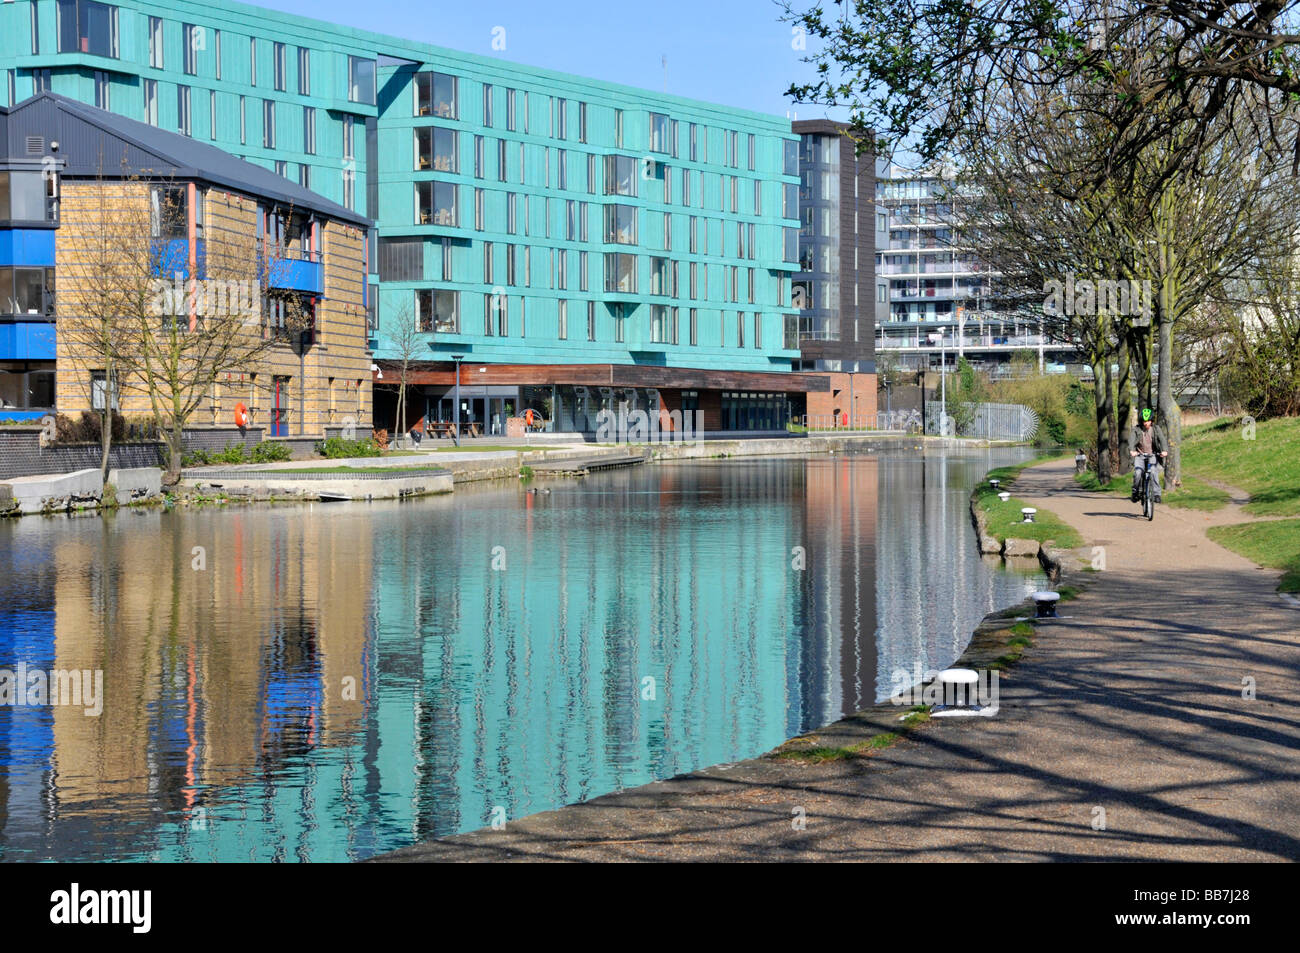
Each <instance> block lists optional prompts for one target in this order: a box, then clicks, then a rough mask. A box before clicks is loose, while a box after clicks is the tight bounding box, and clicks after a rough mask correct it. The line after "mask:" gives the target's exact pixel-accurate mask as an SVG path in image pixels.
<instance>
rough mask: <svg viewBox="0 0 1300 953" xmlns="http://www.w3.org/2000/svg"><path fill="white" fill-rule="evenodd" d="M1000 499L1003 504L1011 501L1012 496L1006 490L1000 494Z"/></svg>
mask: <svg viewBox="0 0 1300 953" xmlns="http://www.w3.org/2000/svg"><path fill="white" fill-rule="evenodd" d="M998 499H999V500H1001V501H1002V502H1003V503H1005V502H1006V501H1007V500H1009V499H1011V494H1010V493H1008V492H1007V491H1006V490H1003V491H1002V492H1001V493H999V494H998Z"/></svg>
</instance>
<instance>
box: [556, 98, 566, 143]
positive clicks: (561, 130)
mask: <svg viewBox="0 0 1300 953" xmlns="http://www.w3.org/2000/svg"><path fill="white" fill-rule="evenodd" d="M568 112H569V101H568V100H567V99H560V98H557V99H556V100H555V138H556V139H567V138H568V137H569V122H568Z"/></svg>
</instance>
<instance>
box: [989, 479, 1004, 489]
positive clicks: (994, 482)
mask: <svg viewBox="0 0 1300 953" xmlns="http://www.w3.org/2000/svg"><path fill="white" fill-rule="evenodd" d="M1001 485H1002V481H1001V480H989V486H991V487H993V489H995V490H996V489H997V488H998V487H999V486H1001Z"/></svg>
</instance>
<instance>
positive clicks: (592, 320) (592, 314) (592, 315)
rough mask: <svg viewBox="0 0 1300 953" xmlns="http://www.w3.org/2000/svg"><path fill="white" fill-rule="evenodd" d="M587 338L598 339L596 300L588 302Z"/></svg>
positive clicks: (590, 339)
mask: <svg viewBox="0 0 1300 953" xmlns="http://www.w3.org/2000/svg"><path fill="white" fill-rule="evenodd" d="M587 340H588V341H594V340H596V302H594V301H588V302H587Z"/></svg>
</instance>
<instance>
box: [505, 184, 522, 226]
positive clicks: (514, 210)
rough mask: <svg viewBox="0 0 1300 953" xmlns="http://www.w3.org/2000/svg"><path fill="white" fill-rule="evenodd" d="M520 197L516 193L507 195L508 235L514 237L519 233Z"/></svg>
mask: <svg viewBox="0 0 1300 953" xmlns="http://www.w3.org/2000/svg"><path fill="white" fill-rule="evenodd" d="M518 212H519V196H518V195H517V194H516V193H514V192H507V193H506V234H507V235H514V234H516V233H517V232H518V231H519V215H518Z"/></svg>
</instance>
